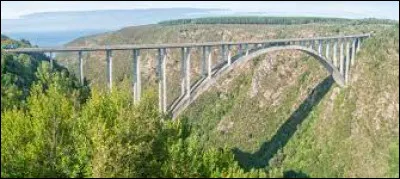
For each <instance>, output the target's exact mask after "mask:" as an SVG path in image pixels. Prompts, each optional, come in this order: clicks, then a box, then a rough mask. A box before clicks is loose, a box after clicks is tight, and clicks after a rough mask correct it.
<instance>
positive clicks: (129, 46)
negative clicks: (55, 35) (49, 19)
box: [4, 34, 370, 53]
mask: <svg viewBox="0 0 400 179" xmlns="http://www.w3.org/2000/svg"><path fill="white" fill-rule="evenodd" d="M369 36H370V34H358V35H348V36H331V37H316V38H292V39H272V40H265V41H243V42H205V43H172V44H121V45H105V46H94V47H58V48H17V49H6V50H4V51H5V52H19V53H24V52H25V53H28V52H74V51H106V50H133V49H161V48H183V47H204V46H218V45H239V44H265V43H285V42H300V41H317V40H331V39H346V38H359V37H369Z"/></svg>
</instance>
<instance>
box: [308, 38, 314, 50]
mask: <svg viewBox="0 0 400 179" xmlns="http://www.w3.org/2000/svg"><path fill="white" fill-rule="evenodd" d="M309 46H310V47H309V48H311V49H314V41H312V40H310V44H309Z"/></svg>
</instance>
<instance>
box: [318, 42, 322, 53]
mask: <svg viewBox="0 0 400 179" xmlns="http://www.w3.org/2000/svg"><path fill="white" fill-rule="evenodd" d="M318 54H319V55H320V56H322V40H319V41H318Z"/></svg>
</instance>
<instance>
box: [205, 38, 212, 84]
mask: <svg viewBox="0 0 400 179" xmlns="http://www.w3.org/2000/svg"><path fill="white" fill-rule="evenodd" d="M206 48H207V50H206V55H207V57H208V62H207V66H208V68H207V69H208V73H207V78H208V79H211V70H212V69H211V66H212V53H211V47H210V46H208V47H206Z"/></svg>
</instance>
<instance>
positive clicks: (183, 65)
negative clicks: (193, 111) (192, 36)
mask: <svg viewBox="0 0 400 179" xmlns="http://www.w3.org/2000/svg"><path fill="white" fill-rule="evenodd" d="M185 58H186V54H185V48H183V47H182V48H181V96H184V95H185V81H186V63H185Z"/></svg>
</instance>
